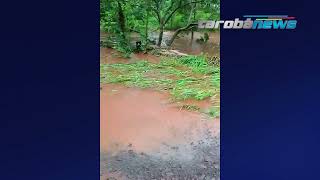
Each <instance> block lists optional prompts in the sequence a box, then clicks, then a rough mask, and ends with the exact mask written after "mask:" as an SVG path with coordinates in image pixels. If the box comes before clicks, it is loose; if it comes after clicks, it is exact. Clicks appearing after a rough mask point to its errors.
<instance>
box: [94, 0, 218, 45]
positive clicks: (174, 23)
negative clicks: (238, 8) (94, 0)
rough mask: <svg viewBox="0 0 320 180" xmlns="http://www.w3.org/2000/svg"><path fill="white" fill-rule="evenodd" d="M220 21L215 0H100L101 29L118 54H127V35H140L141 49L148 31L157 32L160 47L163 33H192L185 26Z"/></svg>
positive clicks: (128, 42)
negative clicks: (113, 44) (205, 21)
mask: <svg viewBox="0 0 320 180" xmlns="http://www.w3.org/2000/svg"><path fill="white" fill-rule="evenodd" d="M219 18H220V2H219V1H218V0H100V28H101V30H102V31H105V32H107V33H108V34H110V35H113V36H114V37H113V38H115V42H116V44H115V48H117V49H118V50H120V51H130V41H129V33H130V32H136V33H138V34H139V35H140V38H141V40H142V46H143V47H146V46H147V45H148V43H149V42H148V36H149V34H150V32H158V34H159V37H158V38H157V39H158V40H157V41H158V42H157V45H158V46H161V42H162V36H163V31H164V30H178V29H179V28H183V27H186V28H185V29H183V30H191V29H192V28H193V27H192V26H190V27H189V26H188V25H190V24H192V23H195V22H197V21H198V20H200V19H202V20H216V19H219ZM187 28H188V29H187ZM192 30H193V29H192Z"/></svg>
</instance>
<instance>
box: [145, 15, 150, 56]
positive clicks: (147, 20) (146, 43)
mask: <svg viewBox="0 0 320 180" xmlns="http://www.w3.org/2000/svg"><path fill="white" fill-rule="evenodd" d="M148 25H149V11H148V10H147V19H146V29H145V31H146V32H145V33H146V34H145V36H146V37H145V41H146V42H145V51H144V53H147V50H148V46H149V42H148V41H149V40H148V39H149V38H148V36H149V35H148V31H149V27H148Z"/></svg>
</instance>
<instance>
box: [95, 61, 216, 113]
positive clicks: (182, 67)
mask: <svg viewBox="0 0 320 180" xmlns="http://www.w3.org/2000/svg"><path fill="white" fill-rule="evenodd" d="M100 82H101V83H120V84H124V85H126V86H129V87H139V88H152V89H157V90H161V91H168V92H169V93H170V94H171V95H172V98H173V100H176V101H181V100H188V99H194V100H204V99H206V98H212V99H215V98H214V97H219V94H220V68H219V67H214V66H212V65H209V63H208V62H207V60H206V58H205V57H204V56H187V57H181V58H163V59H162V60H161V61H160V63H158V64H153V63H150V62H148V61H143V60H142V61H138V62H135V63H132V64H101V65H100ZM213 104H214V106H213V107H212V108H210V109H208V110H206V113H208V114H209V115H211V116H214V117H216V116H219V100H218V101H215V100H213ZM182 108H184V109H187V110H196V111H198V110H199V111H201V109H200V108H198V107H197V106H195V105H183V106H182Z"/></svg>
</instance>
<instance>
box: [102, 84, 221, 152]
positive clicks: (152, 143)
mask: <svg viewBox="0 0 320 180" xmlns="http://www.w3.org/2000/svg"><path fill="white" fill-rule="evenodd" d="M177 106H178V105H177V104H175V103H172V102H170V98H169V95H168V94H164V93H160V92H157V91H153V90H141V89H138V88H127V87H123V86H121V85H114V84H108V85H103V86H102V90H101V91H100V133H101V135H100V144H101V151H118V150H120V149H123V148H126V147H127V146H132V147H133V149H134V150H136V151H139V152H149V151H155V150H158V148H159V147H161V145H162V144H163V143H166V144H179V143H182V142H184V141H185V140H186V139H185V138H194V139H197V138H198V136H197V135H198V134H197V133H198V132H199V131H201V130H202V129H204V128H210V129H212V133H213V134H212V135H217V134H218V133H219V127H220V121H219V120H218V119H214V120H212V119H211V120H210V119H209V118H208V117H206V116H205V115H202V114H200V113H197V112H189V111H186V110H181V109H179V108H178V107H177ZM202 120H203V121H202ZM190 135H191V136H190ZM200 135H201V134H200ZM200 135H199V136H200Z"/></svg>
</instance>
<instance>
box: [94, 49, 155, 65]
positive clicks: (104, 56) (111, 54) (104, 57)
mask: <svg viewBox="0 0 320 180" xmlns="http://www.w3.org/2000/svg"><path fill="white" fill-rule="evenodd" d="M141 60H146V61H149V62H151V63H158V62H160V58H159V57H157V56H154V55H152V54H145V53H143V52H141V53H134V54H132V57H131V58H124V57H122V56H121V54H120V53H119V52H117V51H116V50H114V49H111V48H103V47H101V48H100V63H101V64H116V63H134V62H136V61H141Z"/></svg>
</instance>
